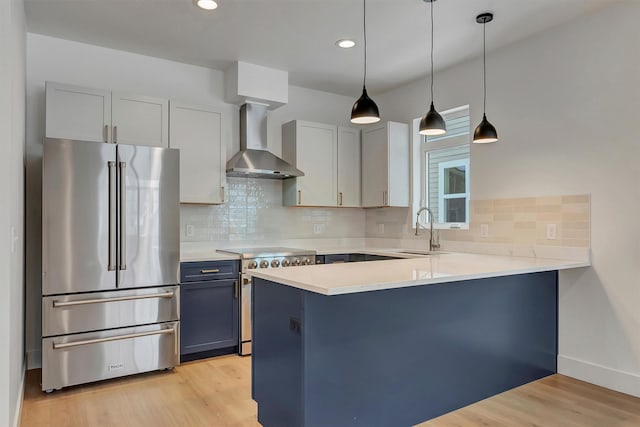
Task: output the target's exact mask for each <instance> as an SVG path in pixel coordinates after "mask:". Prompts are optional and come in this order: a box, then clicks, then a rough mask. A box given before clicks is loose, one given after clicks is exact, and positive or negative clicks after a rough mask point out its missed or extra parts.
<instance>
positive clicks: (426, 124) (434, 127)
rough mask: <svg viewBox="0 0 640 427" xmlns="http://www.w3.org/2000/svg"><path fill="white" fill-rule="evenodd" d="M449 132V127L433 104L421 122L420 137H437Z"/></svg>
mask: <svg viewBox="0 0 640 427" xmlns="http://www.w3.org/2000/svg"><path fill="white" fill-rule="evenodd" d="M446 132H447V125H446V124H445V122H444V119H443V118H442V116H441V115H440V113H438V112H437V111H436V109H435V107H434V106H433V102H432V103H431V108H429V111H428V112H427V114H425V116H424V117H423V118H422V120H420V130H419V132H418V133H419V134H420V135H427V136H435V135H443V134H445V133H446Z"/></svg>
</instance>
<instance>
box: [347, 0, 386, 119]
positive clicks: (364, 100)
mask: <svg viewBox="0 0 640 427" xmlns="http://www.w3.org/2000/svg"><path fill="white" fill-rule="evenodd" d="M362 2H363V4H364V6H363V18H364V19H363V20H364V25H363V28H364V79H363V83H362V95H361V96H360V98H358V100H357V101H356V102H355V104H353V108H352V109H351V123H355V124H359V125H366V124H370V123H376V122H379V121H380V111H379V110H378V106H377V105H376V103H375V102H373V99H371V98H369V95H367V0H362Z"/></svg>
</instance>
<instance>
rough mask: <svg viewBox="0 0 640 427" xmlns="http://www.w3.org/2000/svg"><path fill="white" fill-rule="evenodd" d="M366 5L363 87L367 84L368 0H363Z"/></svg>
mask: <svg viewBox="0 0 640 427" xmlns="http://www.w3.org/2000/svg"><path fill="white" fill-rule="evenodd" d="M362 3H363V5H364V7H363V10H364V13H363V14H362V20H363V28H364V79H363V80H362V88H365V87H366V86H367V0H362Z"/></svg>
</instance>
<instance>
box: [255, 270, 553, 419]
mask: <svg viewBox="0 0 640 427" xmlns="http://www.w3.org/2000/svg"><path fill="white" fill-rule="evenodd" d="M557 280H558V275H557V272H555V271H551V272H543V273H531V274H521V275H516V276H505V277H492V278H486V279H474V280H465V281H459V282H451V283H440V284H434V285H428V286H412V287H407V288H399V289H387V290H380V291H373V292H361V293H354V294H345V295H332V296H328V295H320V294H316V293H313V292H309V291H304V290H301V289H296V288H294V287H291V286H285V285H280V284H277V283H274V282H270V281H267V280H264V279H259V278H255V279H254V287H253V295H252V297H253V321H254V328H253V355H252V359H251V362H252V397H253V399H254V400H255V401H256V402H257V403H258V421H259V422H260V424H261V425H263V426H264V427H294V426H295V427H404V426H412V425H415V424H418V423H421V422H423V421H426V420H428V419H431V418H434V417H437V416H440V415H442V414H444V413H447V412H450V411H453V410H455V409H458V408H461V407H463V406H466V405H469V404H471V403H474V402H477V401H479V400H482V399H485V398H487V397H490V396H493V395H495V394H497V393H501V392H503V391H506V390H509V389H511V388H514V387H518V386H520V385H522V384H525V383H528V382H530V381H534V380H537V379H539V378H543V377H545V376H547V375H551V374H553V373H555V372H556V359H557V354H558V348H557V338H558V335H557V326H558V323H557V322H558V318H557V307H558V305H557V303H558V297H557V295H558V293H557V292H558V285H557V283H558V282H557Z"/></svg>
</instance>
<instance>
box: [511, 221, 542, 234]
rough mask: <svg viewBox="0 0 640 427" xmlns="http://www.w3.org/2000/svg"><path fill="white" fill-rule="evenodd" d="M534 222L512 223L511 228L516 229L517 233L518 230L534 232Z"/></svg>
mask: <svg viewBox="0 0 640 427" xmlns="http://www.w3.org/2000/svg"><path fill="white" fill-rule="evenodd" d="M536 224H537V223H536V222H535V221H526V222H514V223H513V228H515V229H516V232H517V231H518V229H530V230H535V228H536Z"/></svg>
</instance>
